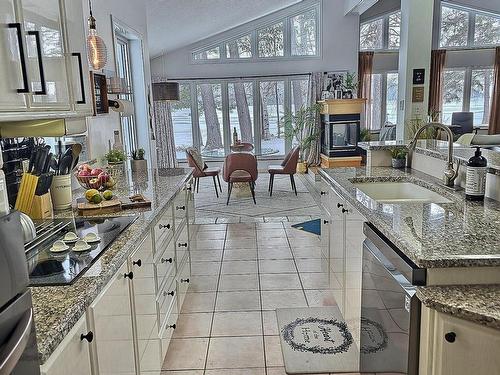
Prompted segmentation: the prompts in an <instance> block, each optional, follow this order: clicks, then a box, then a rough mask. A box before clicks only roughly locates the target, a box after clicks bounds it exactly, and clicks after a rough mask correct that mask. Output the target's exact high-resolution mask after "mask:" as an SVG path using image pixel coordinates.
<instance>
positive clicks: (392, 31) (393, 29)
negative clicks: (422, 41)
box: [388, 12, 401, 49]
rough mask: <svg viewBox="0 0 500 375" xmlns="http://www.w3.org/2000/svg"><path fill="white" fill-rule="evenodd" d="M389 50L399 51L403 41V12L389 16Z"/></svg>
mask: <svg viewBox="0 0 500 375" xmlns="http://www.w3.org/2000/svg"><path fill="white" fill-rule="evenodd" d="M388 22H389V33H388V34H389V35H388V36H389V41H388V47H389V49H397V48H399V45H400V39H401V12H396V13H392V14H390V15H389V20H388Z"/></svg>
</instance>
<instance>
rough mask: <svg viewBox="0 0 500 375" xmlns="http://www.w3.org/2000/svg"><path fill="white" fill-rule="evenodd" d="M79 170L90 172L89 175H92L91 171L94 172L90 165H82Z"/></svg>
mask: <svg viewBox="0 0 500 375" xmlns="http://www.w3.org/2000/svg"><path fill="white" fill-rule="evenodd" d="M78 170H79V171H89V173H90V171H91V170H92V167H91V166H90V165H88V164H80V165H79V166H78Z"/></svg>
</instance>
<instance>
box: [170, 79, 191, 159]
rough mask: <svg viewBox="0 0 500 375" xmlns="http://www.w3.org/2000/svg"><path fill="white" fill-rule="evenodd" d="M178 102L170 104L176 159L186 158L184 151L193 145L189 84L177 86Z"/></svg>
mask: <svg viewBox="0 0 500 375" xmlns="http://www.w3.org/2000/svg"><path fill="white" fill-rule="evenodd" d="M179 93H180V98H179V99H180V100H179V101H173V102H171V113H172V124H173V127H174V142H175V153H176V157H177V159H178V160H179V159H185V158H186V149H187V148H188V147H190V146H192V145H193V125H192V124H193V116H192V112H191V84H189V83H187V84H180V85H179Z"/></svg>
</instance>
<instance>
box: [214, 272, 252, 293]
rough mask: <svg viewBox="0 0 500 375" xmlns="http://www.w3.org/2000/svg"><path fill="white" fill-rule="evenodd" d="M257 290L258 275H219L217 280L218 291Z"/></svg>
mask: <svg viewBox="0 0 500 375" xmlns="http://www.w3.org/2000/svg"><path fill="white" fill-rule="evenodd" d="M243 290H259V276H258V275H257V274H256V273H254V274H246V275H221V276H220V281H219V292H230V291H243Z"/></svg>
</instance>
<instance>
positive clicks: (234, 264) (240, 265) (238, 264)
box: [221, 260, 257, 275]
mask: <svg viewBox="0 0 500 375" xmlns="http://www.w3.org/2000/svg"><path fill="white" fill-rule="evenodd" d="M255 273H257V261H255V260H228V261H224V262H222V271H221V274H223V275H243V274H255Z"/></svg>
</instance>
